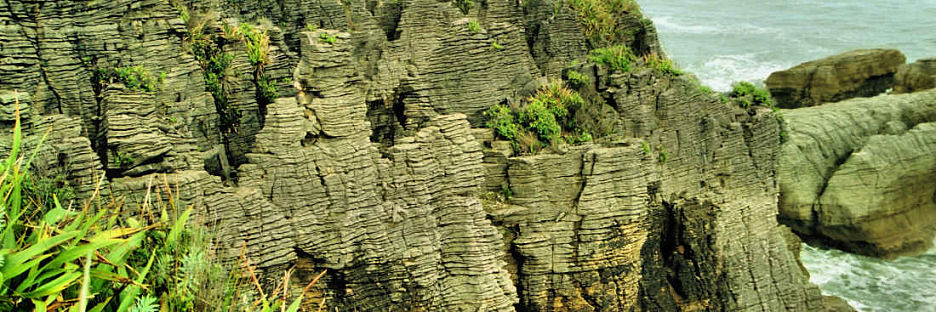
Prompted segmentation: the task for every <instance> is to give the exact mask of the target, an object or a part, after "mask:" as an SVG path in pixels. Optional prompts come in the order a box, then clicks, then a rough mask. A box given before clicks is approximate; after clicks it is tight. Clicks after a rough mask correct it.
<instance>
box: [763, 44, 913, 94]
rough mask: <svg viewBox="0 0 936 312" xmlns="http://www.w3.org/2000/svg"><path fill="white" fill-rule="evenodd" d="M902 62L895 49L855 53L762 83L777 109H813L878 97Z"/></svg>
mask: <svg viewBox="0 0 936 312" xmlns="http://www.w3.org/2000/svg"><path fill="white" fill-rule="evenodd" d="M906 61H907V58H906V57H905V56H904V55H903V53H900V51H897V50H884V49H871V50H856V51H850V52H845V53H842V54H838V55H833V56H830V57H826V58H823V59H819V60H815V61H810V62H806V63H803V64H799V65H797V66H794V67H793V68H790V69H787V70H783V71H778V72H774V73H772V74H770V76H769V77H767V80H766V81H764V83H765V84H766V85H767V88H768V89H770V94H771V95H772V96H773V98H774V100H775V101H776V103H777V105H778V106H780V107H781V108H797V107H805V106H816V105H820V104H822V103H829V102H838V101H841V100H845V99H849V98H853V97H868V96H874V95H878V94H881V93H883V92H884V91H887V89H890V88H891V87H893V86H894V73H896V72H897V68H898V67H900V66H901V65H903V64H904V63H905V62H906Z"/></svg>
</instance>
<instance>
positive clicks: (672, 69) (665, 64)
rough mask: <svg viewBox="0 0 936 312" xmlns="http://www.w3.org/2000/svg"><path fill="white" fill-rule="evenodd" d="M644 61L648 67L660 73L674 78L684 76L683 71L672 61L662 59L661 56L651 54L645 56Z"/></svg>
mask: <svg viewBox="0 0 936 312" xmlns="http://www.w3.org/2000/svg"><path fill="white" fill-rule="evenodd" d="M643 59H644V63H645V64H646V65H647V67H650V68H653V69H654V70H656V71H658V72H660V73H663V74H668V75H673V76H679V75H682V71H681V70H679V68H677V67H676V65H674V64H673V61H672V60H670V59H667V58H664V57H661V56H660V55H659V54H656V53H650V54H647V55H644V57H643Z"/></svg>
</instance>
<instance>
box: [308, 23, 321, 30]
mask: <svg viewBox="0 0 936 312" xmlns="http://www.w3.org/2000/svg"><path fill="white" fill-rule="evenodd" d="M305 29H306V31H316V30H318V26H316V25H315V24H312V23H306V24H305Z"/></svg>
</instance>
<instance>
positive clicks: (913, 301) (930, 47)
mask: <svg viewBox="0 0 936 312" xmlns="http://www.w3.org/2000/svg"><path fill="white" fill-rule="evenodd" d="M638 3H640V5H641V7H642V8H643V11H644V15H646V16H647V17H650V18H651V19H652V20H653V21H654V24H655V25H656V27H657V31H658V32H659V36H660V40H661V41H662V44H663V47H664V49H665V50H666V52H667V54H668V55H669V56H670V58H672V59H673V60H675V62H676V63H677V65H679V66H680V67H681V68H682V69H684V70H687V71H690V72H692V73H694V74H695V75H697V76H698V77H699V79H700V80H702V83H703V84H706V85H708V86H710V87H712V88H713V89H716V90H722V91H724V90H728V89H730V88H731V84H732V83H733V82H737V81H741V80H745V81H755V82H756V81H763V80H764V79H765V78H767V76H768V75H769V74H770V73H771V72H774V71H777V70H781V69H785V68H789V67H792V66H794V65H796V64H799V63H802V62H806V61H809V60H814V59H818V58H822V57H825V56H829V55H834V54H837V53H841V52H845V51H848V50H853V49H864V48H893V49H898V50H900V51H902V52H903V53H904V54H905V55H907V59H908V61H913V60H916V59H919V58H926V57H936V0H828V1H819V0H776V1H751V0H746V1H745V0H708V1H702V0H668V1H662V0H638ZM801 259H802V261H803V265H805V266H806V268H807V269H808V270H809V272H810V275H811V276H810V280H811V281H812V282H813V283H815V284H817V285H819V287H820V289H821V290H822V292H823V294H826V295H835V296H839V297H842V298H844V299H845V300H847V301H848V302H849V303H850V304H851V305H852V306H853V307H855V308H856V309H858V310H859V311H914V312H915V311H922V312H926V311H934V312H936V248H934V249H932V250H930V251H928V252H926V253H925V254H922V255H919V256H914V257H901V258H899V259H897V260H895V261H885V260H880V259H874V258H869V257H863V256H857V255H852V254H848V253H845V252H841V251H838V250H824V249H819V248H814V247H811V246H808V245H803V251H802V254H801Z"/></svg>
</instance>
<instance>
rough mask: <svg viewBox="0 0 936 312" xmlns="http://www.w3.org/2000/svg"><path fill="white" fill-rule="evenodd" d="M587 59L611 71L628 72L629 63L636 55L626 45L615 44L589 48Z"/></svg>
mask: <svg viewBox="0 0 936 312" xmlns="http://www.w3.org/2000/svg"><path fill="white" fill-rule="evenodd" d="M588 60H589V61H591V62H593V63H595V64H598V65H601V66H606V67H608V69H610V70H612V71H621V72H629V71H630V70H631V63H633V62H634V60H636V57H635V56H634V54H633V53H631V51H630V48H628V47H627V46H623V45H615V46H611V47H607V48H599V49H594V50H591V51H590V52H589V53H588Z"/></svg>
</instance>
